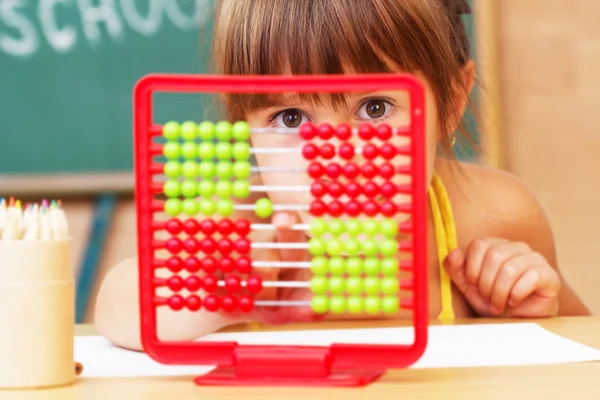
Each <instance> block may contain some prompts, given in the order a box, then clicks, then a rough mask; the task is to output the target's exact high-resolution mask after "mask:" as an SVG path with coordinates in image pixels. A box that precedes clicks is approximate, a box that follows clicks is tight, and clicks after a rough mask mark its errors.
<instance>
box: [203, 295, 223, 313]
mask: <svg viewBox="0 0 600 400" xmlns="http://www.w3.org/2000/svg"><path fill="white" fill-rule="evenodd" d="M203 305H204V308H205V309H206V311H211V312H215V311H217V310H218V309H219V306H220V305H221V302H220V301H219V298H218V297H217V296H215V295H214V294H209V295H208V296H206V297H205V298H204V304H203Z"/></svg>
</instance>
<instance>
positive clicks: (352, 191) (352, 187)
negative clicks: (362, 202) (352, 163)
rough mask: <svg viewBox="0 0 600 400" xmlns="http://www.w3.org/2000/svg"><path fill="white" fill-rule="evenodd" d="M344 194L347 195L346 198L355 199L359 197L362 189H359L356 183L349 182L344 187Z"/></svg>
mask: <svg viewBox="0 0 600 400" xmlns="http://www.w3.org/2000/svg"><path fill="white" fill-rule="evenodd" d="M345 189H346V194H347V195H348V197H351V198H355V197H358V196H360V194H361V192H362V188H361V187H360V184H358V183H356V182H350V183H348V184H347V185H346V188H345Z"/></svg>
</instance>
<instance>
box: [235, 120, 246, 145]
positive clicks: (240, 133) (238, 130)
mask: <svg viewBox="0 0 600 400" xmlns="http://www.w3.org/2000/svg"><path fill="white" fill-rule="evenodd" d="M231 130H232V135H233V138H234V139H235V140H239V141H244V140H248V139H250V125H248V123H247V122H246V121H237V122H236V123H235V124H233V127H232V129H231Z"/></svg>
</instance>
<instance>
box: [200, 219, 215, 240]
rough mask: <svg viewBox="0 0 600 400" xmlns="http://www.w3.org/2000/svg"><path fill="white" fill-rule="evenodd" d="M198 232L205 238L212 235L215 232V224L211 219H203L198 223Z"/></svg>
mask: <svg viewBox="0 0 600 400" xmlns="http://www.w3.org/2000/svg"><path fill="white" fill-rule="evenodd" d="M200 231H201V232H202V233H204V234H205V235H207V236H211V235H214V234H215V232H216V231H217V223H216V222H215V221H213V220H212V219H205V220H204V221H202V222H201V223H200Z"/></svg>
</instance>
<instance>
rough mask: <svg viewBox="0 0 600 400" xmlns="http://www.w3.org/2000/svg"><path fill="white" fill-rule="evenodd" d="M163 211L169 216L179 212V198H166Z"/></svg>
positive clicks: (174, 215)
mask: <svg viewBox="0 0 600 400" xmlns="http://www.w3.org/2000/svg"><path fill="white" fill-rule="evenodd" d="M165 212H166V213H167V214H169V215H170V216H171V217H176V216H177V215H179V214H181V200H179V199H168V200H167V201H166V202H165Z"/></svg>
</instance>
